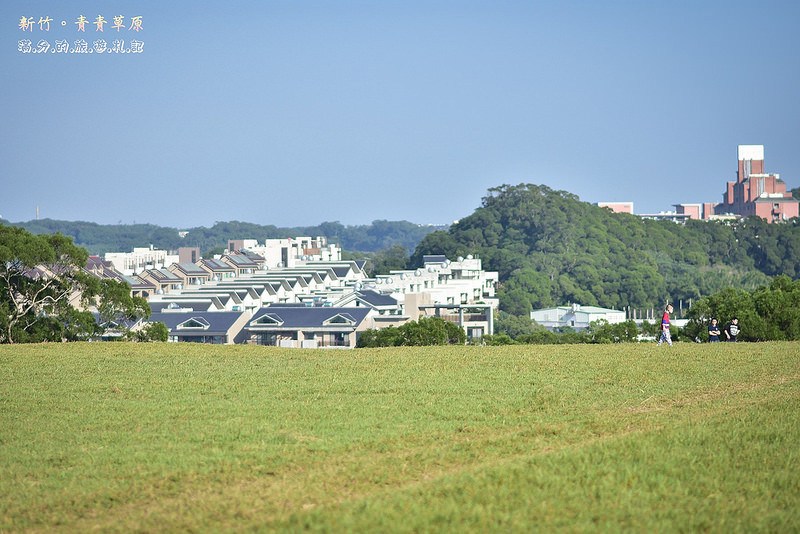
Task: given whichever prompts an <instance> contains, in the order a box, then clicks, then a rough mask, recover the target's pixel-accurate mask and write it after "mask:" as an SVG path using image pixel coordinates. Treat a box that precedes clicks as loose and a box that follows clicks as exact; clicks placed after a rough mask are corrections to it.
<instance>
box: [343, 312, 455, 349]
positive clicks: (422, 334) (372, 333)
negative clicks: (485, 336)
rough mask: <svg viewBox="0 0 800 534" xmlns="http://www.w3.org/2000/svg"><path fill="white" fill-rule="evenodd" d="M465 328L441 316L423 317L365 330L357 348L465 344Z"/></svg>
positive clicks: (359, 338) (360, 336)
mask: <svg viewBox="0 0 800 534" xmlns="http://www.w3.org/2000/svg"><path fill="white" fill-rule="evenodd" d="M466 340H467V335H466V334H465V333H464V330H463V329H462V328H461V327H459V326H458V325H457V324H455V323H451V322H449V321H445V320H444V319H442V318H441V317H422V318H420V319H419V320H418V321H409V322H407V323H405V324H402V325H400V326H397V327H396V326H389V327H386V328H381V329H380V330H372V329H369V330H365V331H364V332H361V334H360V335H359V337H358V343H357V344H356V347H357V348H366V347H399V346H426V345H463V344H464V343H465V342H466Z"/></svg>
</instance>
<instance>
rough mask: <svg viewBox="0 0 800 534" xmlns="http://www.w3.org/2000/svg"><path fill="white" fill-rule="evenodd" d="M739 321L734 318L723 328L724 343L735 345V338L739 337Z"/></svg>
mask: <svg viewBox="0 0 800 534" xmlns="http://www.w3.org/2000/svg"><path fill="white" fill-rule="evenodd" d="M739 331H740V329H739V319H737V318H736V317H734V318H733V319H731V322H730V323H728V326H726V327H725V341H732V342H733V343H736V336H738V335H739Z"/></svg>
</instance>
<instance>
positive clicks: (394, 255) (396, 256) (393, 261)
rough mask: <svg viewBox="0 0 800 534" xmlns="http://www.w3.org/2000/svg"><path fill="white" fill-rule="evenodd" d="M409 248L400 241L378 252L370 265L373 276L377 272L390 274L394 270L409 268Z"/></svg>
mask: <svg viewBox="0 0 800 534" xmlns="http://www.w3.org/2000/svg"><path fill="white" fill-rule="evenodd" d="M408 261H409V257H408V249H407V248H406V247H404V246H403V245H401V244H399V243H395V244H394V245H392V246H391V247H389V248H388V249H386V250H382V251H379V252H376V253H375V254H374V255H373V256H372V258H371V260H370V261H369V262H368V265H369V266H370V267H371V269H369V271H370V272H371V273H372V276H374V275H376V274H389V272H390V271H392V270H398V271H399V270H403V269H407V268H408Z"/></svg>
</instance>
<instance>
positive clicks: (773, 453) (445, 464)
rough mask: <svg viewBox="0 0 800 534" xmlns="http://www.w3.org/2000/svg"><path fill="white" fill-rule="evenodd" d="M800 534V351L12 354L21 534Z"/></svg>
mask: <svg viewBox="0 0 800 534" xmlns="http://www.w3.org/2000/svg"><path fill="white" fill-rule="evenodd" d="M90 530H100V531H120V532H131V531H148V532H152V531H168V532H174V531H195V532H207V531H215V532H219V531H274V530H278V531H300V530H312V531H337V532H338V531H353V532H386V531H397V532H442V531H452V532H462V531H477V532H486V531H518V532H528V531H537V530H538V531H548V532H549V531H570V532H573V531H597V530H601V531H622V530H626V531H638V532H645V531H648V532H649V531H661V532H670V531H682V532H685V531H712V532H726V533H727V532H758V531H762V532H798V531H800V344H798V343H760V344H746V343H739V344H735V345H734V344H725V343H718V344H714V345H709V344H703V345H697V344H680V343H677V344H676V345H675V346H674V347H671V348H670V347H656V346H655V344H646V345H634V344H629V345H617V346H614V345H598V346H589V345H574V346H513V347H484V348H482V347H448V348H441V347H425V348H396V349H373V350H368V349H363V350H355V351H343V350H328V351H323V350H281V349H270V348H265V347H253V346H199V345H191V344H149V345H146V344H122V343H120V344H69V345H34V346H0V532H17V531H26V532H37V531H38V532H53V531H56V532H58V531H65V532H84V531H90Z"/></svg>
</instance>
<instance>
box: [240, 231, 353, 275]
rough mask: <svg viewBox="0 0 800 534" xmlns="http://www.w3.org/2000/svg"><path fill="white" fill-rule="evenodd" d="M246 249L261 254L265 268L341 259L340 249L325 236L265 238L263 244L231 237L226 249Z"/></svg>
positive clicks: (253, 240)
mask: <svg viewBox="0 0 800 534" xmlns="http://www.w3.org/2000/svg"><path fill="white" fill-rule="evenodd" d="M242 249H246V250H249V251H251V252H255V253H256V254H258V255H260V256H263V257H264V259H265V260H266V263H265V264H266V267H267V268H270V269H271V268H274V267H295V266H297V265H303V264H304V263H305V262H309V261H341V260H342V249H341V248H339V246H338V245H337V244H336V243H328V239H327V238H326V237H322V236H317V237H305V236H303V237H288V238H282V239H265V240H264V244H260V243H258V241H256V240H255V239H231V240H229V241H228V251H229V252H234V251H237V250H242Z"/></svg>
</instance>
